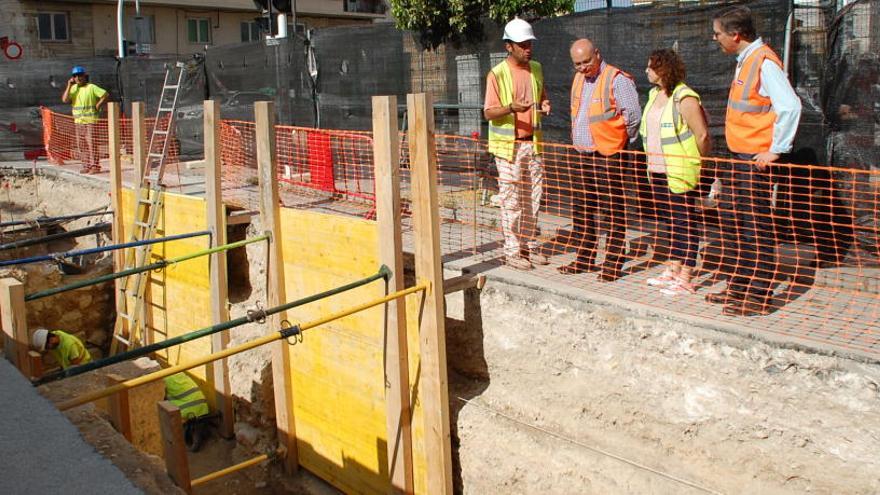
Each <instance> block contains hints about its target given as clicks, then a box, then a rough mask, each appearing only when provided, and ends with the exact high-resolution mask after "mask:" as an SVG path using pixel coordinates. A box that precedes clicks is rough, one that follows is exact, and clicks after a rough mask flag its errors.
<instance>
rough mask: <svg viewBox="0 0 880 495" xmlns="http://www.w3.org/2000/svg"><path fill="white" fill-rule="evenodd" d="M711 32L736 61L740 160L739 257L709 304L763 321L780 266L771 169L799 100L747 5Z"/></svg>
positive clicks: (731, 129)
mask: <svg viewBox="0 0 880 495" xmlns="http://www.w3.org/2000/svg"><path fill="white" fill-rule="evenodd" d="M712 29H713V38H714V39H715V41H717V42H718V44H719V45H720V46H721V50H722V51H724V53H727V54H729V55H736V61H737V64H736V74H735V76H734V78H733V83H732V84H731V85H730V95H729V96H728V100H727V117H726V119H725V125H724V134H725V137H726V139H727V147H728V149H730V151H731V153H732V154H733V155H734V157H735V158H736V159H738V160H742V161H740V162H736V163H734V164H733V184H732V186H733V194H734V207H733V212H734V217H735V220H736V228H735V232H736V235H737V238H736V242H737V244H738V246H737V249H736V251H737V252H738V253H739V257H738V259H737V260H736V265H735V268H734V274H733V277H732V278H731V279H730V281H729V282H728V286H727V289H726V290H725V291H724V292H721V293H717V294H709V295H707V296H706V300H707V301H709V302H711V303H715V304H724V314H726V315H738V316H753V315H762V314H767V313H769V312H770V310H771V304H772V301H771V300H772V297H773V290H772V282H773V275H774V271H775V261H776V246H775V239H774V236H773V232H774V225H773V218H772V194H773V184H772V182H771V178H770V170H769V166H770V164H771V163H774V162H777V161H779V159H780V157H781V156H783V155H784V154H785V153H788V152H790V151H791V146H792V141H793V140H794V136H795V133H796V132H797V126H798V121H799V120H800V116H801V102H800V99H798V97H797V95H796V94H795V92H794V89H792V87H791V84H790V83H789V82H788V77H787V76H786V75H785V71H784V68H783V65H782V61H781V60H780V59H779V57H778V56H777V55H776V53H774V52H773V50H771V49H770V47H768V46H767V45H765V44H764V42H763V40H761V38H759V37H758V36H757V34H756V33H755V27H754V21H753V19H752V13H751V11H750V10H749V9H748V8H747V7H741V6H737V7H730V8H727V9H724V10H722V11H721V12H719V13H718V14H717V15H716V16H715V17H714V20H713V22H712Z"/></svg>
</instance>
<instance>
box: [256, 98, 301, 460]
mask: <svg viewBox="0 0 880 495" xmlns="http://www.w3.org/2000/svg"><path fill="white" fill-rule="evenodd" d="M254 114H255V117H256V121H257V126H256V134H257V169H258V174H259V177H260V214H261V221H262V224H263V228H264V229H265V230H266V232H268V233H269V235H270V236H271V241H270V242H269V253H268V254H269V266H267V267H266V272H267V273H268V279H269V280H268V287H266V291H267V293H268V295H267V299H268V301H267V302H266V305H267V306H269V307H272V306H277V305H279V304H283V303H285V302H287V294H286V290H285V287H284V258H283V254H282V253H283V251H282V249H281V246H282V238H281V201H280V198H279V197H278V168H277V164H276V162H275V105H274V104H273V103H272V102H268V101H260V102H257V103H255V104H254ZM285 317H286V313H282V314H277V315H273V316H270V317H268V318H267V321H266V324H267V325H268V328H270V329H273V330H278V329H279V328H280V326H281V321H282V320H283V319H284V318H285ZM270 345H271V346H272V379H273V381H274V384H275V386H274V388H275V419H276V423H277V426H278V444H279V445H280V446H281V447H282V448H285V449H286V450H287V451H286V452H285V455H284V463H285V469H286V471H287V472H288V473H292V472H294V471H296V470H297V468H298V467H299V459H298V457H297V452H296V424H295V422H294V417H293V383H292V381H293V377H292V376H291V368H290V353H289V351H288V350H287V347H288V346H287V341H285V340H280V341H278V342H275V343H272V344H270Z"/></svg>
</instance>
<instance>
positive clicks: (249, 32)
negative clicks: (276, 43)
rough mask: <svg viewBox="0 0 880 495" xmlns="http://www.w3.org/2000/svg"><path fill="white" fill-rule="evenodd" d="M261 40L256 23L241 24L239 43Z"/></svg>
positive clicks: (260, 31)
mask: <svg viewBox="0 0 880 495" xmlns="http://www.w3.org/2000/svg"><path fill="white" fill-rule="evenodd" d="M261 38H262V30H261V29H260V25H259V24H257V23H256V22H253V21H251V22H242V23H241V41H243V42H248V41H259V40H260V39H261Z"/></svg>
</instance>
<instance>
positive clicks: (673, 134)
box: [639, 83, 700, 194]
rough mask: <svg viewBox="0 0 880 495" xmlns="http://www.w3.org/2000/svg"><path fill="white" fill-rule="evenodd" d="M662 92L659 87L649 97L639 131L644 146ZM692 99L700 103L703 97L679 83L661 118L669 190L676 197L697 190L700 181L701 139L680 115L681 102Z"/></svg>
mask: <svg viewBox="0 0 880 495" xmlns="http://www.w3.org/2000/svg"><path fill="white" fill-rule="evenodd" d="M659 92H660V89H659V88H656V87H655V88H652V89H651V92H650V93H649V94H648V103H647V104H645V109H644V113H643V114H642V124H641V126H640V127H639V134H641V135H642V142H643V143H647V142H648V131H647V122H648V112H649V111H650V110H651V107H652V106H653V105H654V100H655V99H656V98H657V94H658V93H659ZM691 96H692V97H694V98H696V99H697V101H700V95H698V94H697V92H696V91H694V90H692V89H691V88H689V87H688V86H687V85H686V84H684V83H679V84H678V86H676V87H675V89H674V90H673V91H672V96H671V97H670V98H669V101H667V102H666V106H665V107H664V108H663V113H662V114H661V115H660V145H661V147H662V149H663V160H664V161H665V162H666V179H667V181H668V182H669V190H670V191H672V192H673V193H676V194H681V193H685V192H688V191H690V190H692V189H694V188H695V187H697V183H699V181H700V148H698V147H697V137H696V136H694V133H693V132H692V131H691V129H690V128H689V127H688V125H687V122H685V120H684V118H683V117H682V116H681V114H680V113H679V111H678V102H680V101H681V100H682V99H684V98H685V97H691Z"/></svg>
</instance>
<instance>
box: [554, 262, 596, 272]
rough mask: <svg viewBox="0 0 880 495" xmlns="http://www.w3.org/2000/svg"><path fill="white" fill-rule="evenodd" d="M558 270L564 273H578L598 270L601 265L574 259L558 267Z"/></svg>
mask: <svg viewBox="0 0 880 495" xmlns="http://www.w3.org/2000/svg"><path fill="white" fill-rule="evenodd" d="M556 271H558V272H559V273H561V274H563V275H577V274H578V273H587V272H598V271H599V267H598V266H597V265H595V264H593V263H584V262H582V261H572V262H571V263H569V264H567V265H561V266H558V267H556Z"/></svg>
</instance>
